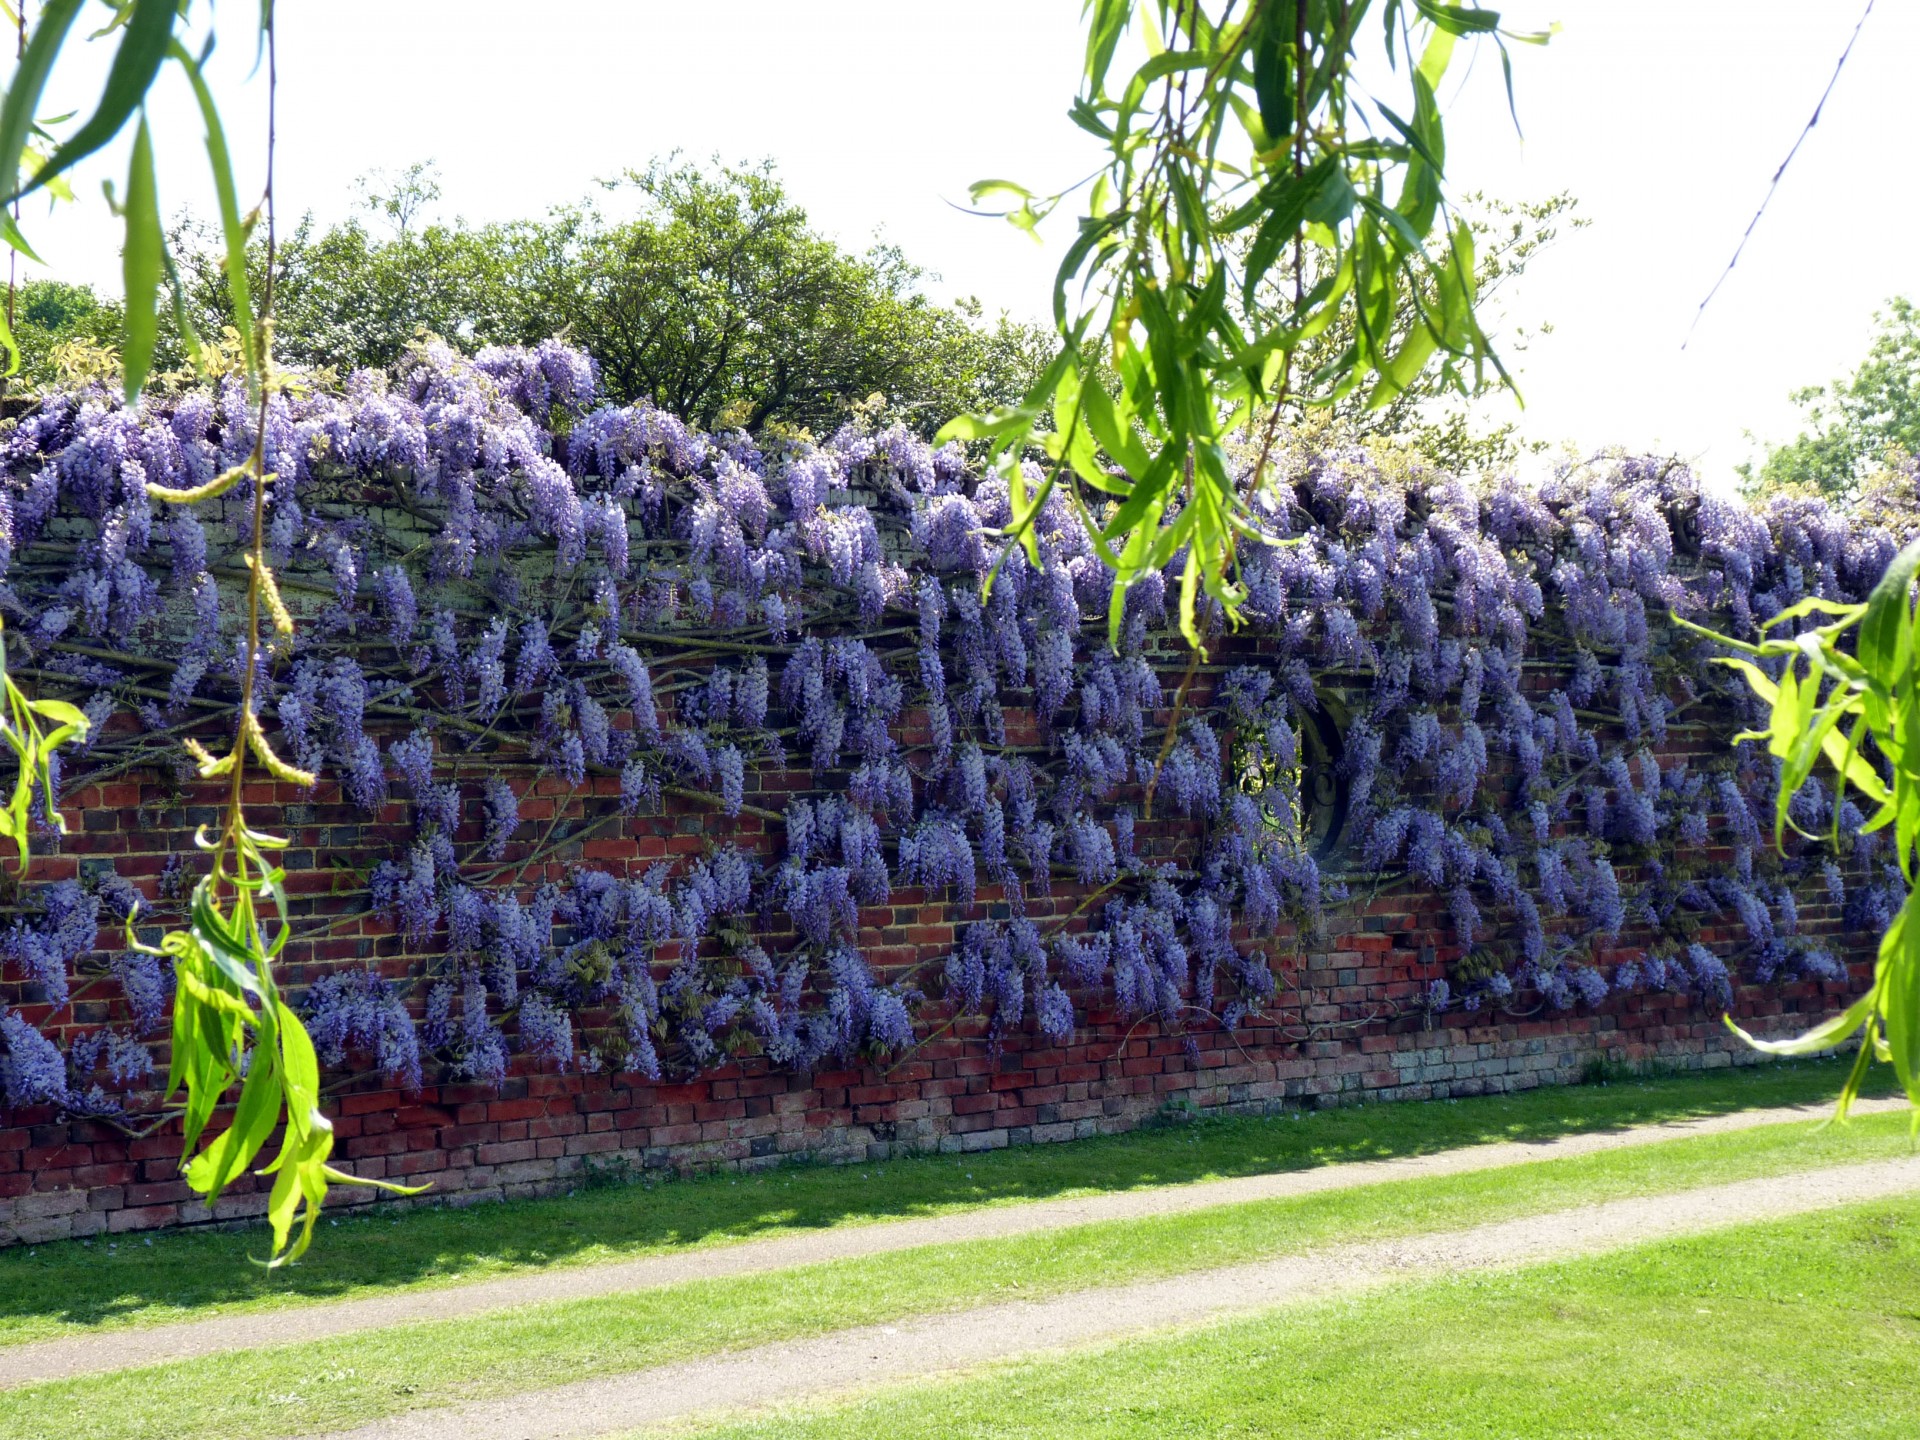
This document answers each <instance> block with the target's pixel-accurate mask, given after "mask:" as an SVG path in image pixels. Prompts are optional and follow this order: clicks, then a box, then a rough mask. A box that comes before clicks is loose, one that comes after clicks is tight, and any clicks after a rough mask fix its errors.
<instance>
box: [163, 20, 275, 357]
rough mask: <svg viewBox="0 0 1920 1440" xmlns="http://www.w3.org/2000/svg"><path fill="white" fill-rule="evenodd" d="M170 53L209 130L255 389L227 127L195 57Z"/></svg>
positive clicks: (237, 319) (241, 228)
mask: <svg viewBox="0 0 1920 1440" xmlns="http://www.w3.org/2000/svg"><path fill="white" fill-rule="evenodd" d="M168 54H170V55H172V56H173V58H174V60H175V61H176V62H178V64H179V65H180V68H181V69H182V70H184V71H185V72H186V75H187V80H188V81H189V83H191V84H192V86H193V94H194V99H195V100H197V101H198V102H199V105H200V118H201V120H202V121H203V122H204V123H205V125H206V127H207V161H208V163H209V165H210V166H211V167H212V169H213V190H214V194H215V196H216V197H218V199H219V202H220V230H221V235H222V238H223V239H224V240H225V242H226V247H227V263H226V271H227V295H228V297H229V299H230V300H231V301H232V303H233V323H234V327H235V328H236V329H237V330H238V331H239V332H240V345H241V350H242V353H243V354H244V356H245V358H246V364H247V380H248V388H249V390H254V389H257V387H258V386H259V384H260V381H261V373H260V371H261V356H260V353H259V337H258V335H257V334H256V333H255V331H254V321H253V292H252V288H251V286H250V285H249V283H248V280H247V227H246V225H245V223H244V222H243V221H242V220H241V218H240V201H239V199H238V197H237V195H236V192H235V188H234V182H233V157H232V155H231V154H230V153H229V152H228V150H227V132H226V128H225V127H224V126H223V125H222V124H221V123H220V109H219V107H218V106H217V105H215V104H214V102H213V92H212V91H211V90H209V89H208V88H207V77H206V76H205V75H203V74H202V73H201V70H200V66H199V65H198V64H197V63H196V62H195V61H194V58H193V57H192V56H191V55H189V54H188V53H187V52H186V49H185V47H184V46H182V45H181V44H180V42H179V41H177V40H175V41H173V42H172V43H171V44H170V45H169V46H168Z"/></svg>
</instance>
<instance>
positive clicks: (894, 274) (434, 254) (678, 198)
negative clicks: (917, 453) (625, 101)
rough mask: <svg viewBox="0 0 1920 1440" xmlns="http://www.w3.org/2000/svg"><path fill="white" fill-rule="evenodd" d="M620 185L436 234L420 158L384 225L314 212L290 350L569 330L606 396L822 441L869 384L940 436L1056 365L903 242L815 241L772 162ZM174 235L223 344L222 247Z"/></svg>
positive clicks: (376, 353)
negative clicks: (608, 202) (951, 295)
mask: <svg viewBox="0 0 1920 1440" xmlns="http://www.w3.org/2000/svg"><path fill="white" fill-rule="evenodd" d="M609 188H610V190H611V191H612V192H613V193H614V195H615V196H616V197H618V196H637V197H638V199H639V201H640V205H639V208H638V211H637V213H635V214H634V215H633V216H632V217H631V218H627V219H617V218H614V217H613V216H611V215H610V214H608V213H607V211H606V210H603V209H602V208H601V207H600V206H598V205H595V204H591V203H583V204H580V205H575V206H569V207H563V208H561V209H557V210H555V211H553V212H552V213H551V214H549V215H548V216H547V217H546V218H545V219H541V220H516V221H508V222H502V223H497V224H491V225H485V226H478V227H468V226H465V225H463V224H461V223H460V222H458V221H454V222H450V223H433V224H425V225H422V224H419V223H418V214H419V211H420V209H421V208H422V205H423V203H424V202H425V201H427V200H429V199H430V198H431V193H432V187H431V184H430V181H427V180H426V179H425V178H424V172H423V171H422V170H421V169H420V168H419V167H416V168H415V169H414V170H412V171H410V172H408V173H407V174H406V175H404V176H403V177H401V179H400V181H399V183H398V184H397V185H396V186H394V187H393V191H394V193H391V194H380V195H374V196H372V197H370V198H371V200H372V205H371V208H372V209H373V211H374V213H375V217H376V221H375V226H376V227H377V225H378V224H379V222H380V221H381V220H384V221H385V222H386V223H387V224H388V225H390V226H391V233H390V234H382V233H380V231H379V229H378V228H375V227H370V226H369V225H368V224H366V223H364V222H362V221H360V220H350V221H348V222H347V223H345V224H342V225H336V226H333V227H332V228H329V229H321V228H319V227H318V226H316V225H315V224H314V223H313V222H312V221H311V219H309V220H308V221H307V222H305V223H303V224H302V225H301V226H300V227H299V228H298V229H297V230H296V231H295V233H294V234H293V236H292V237H291V238H290V239H288V240H287V241H285V242H283V244H282V245H281V248H280V254H279V260H278V266H279V273H278V274H277V275H276V276H275V291H276V303H277V305H278V307H279V312H280V313H279V323H278V327H277V331H278V339H279V346H280V350H281V352H282V354H283V355H284V357H285V358H286V359H287V360H288V361H290V362H292V363H299V364H312V365H334V366H337V367H338V368H339V369H340V370H341V371H342V372H345V371H348V370H352V369H355V368H360V367H364V366H373V365H378V366H391V365H393V364H394V363H395V362H397V361H398V360H400V359H401V357H402V355H403V354H404V353H405V351H406V349H407V346H408V345H409V344H410V343H411V342H412V341H413V340H414V339H415V338H416V336H417V335H418V333H419V332H420V331H421V330H422V329H425V330H428V331H431V332H433V333H435V334H440V335H445V336H448V337H450V338H458V339H461V340H464V341H468V342H471V343H475V344H528V343H536V342H538V341H539V340H541V339H544V338H546V337H548V336H550V335H554V334H558V333H564V334H566V335H568V336H570V337H571V338H572V339H573V340H574V341H575V343H577V344H580V345H581V346H583V347H584V348H585V349H586V350H588V351H589V352H590V353H592V354H593V355H594V356H595V357H596V358H597V359H598V360H599V362H600V364H601V366H602V383H603V384H604V386H605V389H606V393H607V394H608V395H609V396H611V397H613V398H616V399H619V400H622V401H632V400H644V399H651V400H653V401H655V402H656V403H658V404H660V405H661V406H663V407H665V408H667V409H670V410H673V411H676V412H678V413H680V414H683V415H685V416H687V417H688V418H689V419H690V420H693V421H695V422H697V423H699V424H701V425H705V426H714V425H720V424H723V423H733V424H744V425H746V426H748V427H749V428H756V429H757V428H759V427H761V426H764V425H765V424H767V423H768V422H771V421H777V422H780V423H782V424H786V425H792V426H804V427H807V428H809V429H812V430H814V431H816V432H818V433H826V432H827V431H830V430H832V429H833V428H834V427H835V426H837V425H838V424H839V423H840V422H841V421H843V420H844V419H845V418H846V415H847V411H848V407H849V406H850V405H851V404H853V403H856V402H859V401H861V400H863V399H864V398H865V397H866V396H868V395H871V394H873V393H875V392H879V393H881V394H884V395H886V396H887V398H888V400H889V401H890V402H891V403H892V405H893V407H894V409H895V410H896V411H897V412H905V413H907V414H908V415H910V416H912V417H913V418H914V419H915V420H916V421H917V422H918V425H919V428H923V429H928V430H931V429H932V428H933V427H935V426H938V425H939V424H940V423H941V422H942V421H944V420H945V419H946V418H947V416H949V415H951V414H953V413H955V412H956V411H959V410H964V409H970V408H978V407H980V406H983V405H985V406H993V405H999V404H1004V403H1007V402H1008V401H1010V400H1012V399H1013V398H1015V397H1016V396H1017V395H1019V394H1020V393H1022V392H1024V390H1025V389H1026V387H1027V386H1028V385H1029V384H1031V383H1032V380H1033V377H1034V376H1035V375H1036V374H1037V373H1038V367H1039V363H1041V361H1042V360H1043V359H1044V356H1043V354H1042V351H1043V349H1044V345H1045V341H1044V338H1043V337H1042V336H1041V335H1040V333H1039V332H1038V331H1037V330H1035V329H1034V328H1033V327H1030V326H1025V325H1021V324H1018V323H1015V322H1013V321H1011V320H1009V319H1008V318H1006V317H1005V316H1002V317H1000V318H999V319H998V320H997V321H994V322H987V321H986V320H985V319H984V317H983V315H982V313H981V309H980V307H979V306H978V305H977V304H976V303H974V302H972V301H966V300H963V301H961V302H959V303H958V304H955V305H951V306H948V305H941V304H938V303H936V302H934V301H933V300H932V299H930V298H929V297H928V296H927V295H926V294H925V293H924V292H923V290H922V286H923V284H924V282H925V281H927V280H928V279H929V278H930V277H929V276H928V275H927V273H926V272H925V271H924V270H922V269H921V268H920V267H919V266H917V265H914V264H913V263H912V262H911V261H909V260H908V259H907V258H906V257H905V256H904V255H903V254H902V253H901V252H900V251H899V250H898V249H897V248H895V247H892V246H887V245H876V246H875V247H873V248H872V249H870V250H868V251H867V252H866V253H865V254H854V253H852V252H850V251H848V250H846V249H844V248H842V247H841V246H840V245H838V244H837V243H835V242H834V241H833V240H831V239H829V238H827V237H826V236H824V235H822V234H820V233H819V232H818V231H817V230H815V229H813V228H812V227H811V226H810V225H809V223H808V218H807V212H806V211H805V210H804V209H802V208H801V207H800V206H799V205H798V204H796V203H795V202H794V200H793V199H792V197H791V196H790V195H789V194H788V193H787V190H786V187H785V185H784V184H783V183H782V182H781V180H780V178H779V177H778V175H777V174H776V173H775V172H774V169H773V166H772V165H771V164H770V163H766V164H761V165H757V166H751V167H745V168H731V167H722V168H715V169H702V168H700V167H698V166H693V165H675V164H671V163H666V162H659V163H655V164H653V165H651V166H649V167H648V168H646V169H644V170H634V171H629V172H628V173H627V174H626V175H625V176H624V177H622V178H621V179H620V180H618V181H616V182H612V184H611V185H610V187H609ZM176 237H177V240H178V242H179V244H180V249H181V252H182V263H183V266H184V268H185V270H186V271H187V276H188V291H189V295H190V299H191V308H192V310H193V312H194V313H195V315H196V318H197V319H198V320H199V322H200V325H201V328H202V330H203V333H213V334H218V333H219V328H220V323H221V322H220V317H221V315H222V313H223V311H222V304H223V299H222V297H223V294H224V290H223V286H224V283H225V282H224V280H223V279H222V276H221V271H220V258H221V257H220V252H219V250H218V248H217V246H215V245H214V244H212V243H210V242H209V243H201V242H200V241H199V240H198V239H197V237H196V233H195V229H194V227H193V226H192V225H185V226H183V227H181V229H180V230H179V231H177V232H176ZM255 263H256V264H258V263H260V261H259V257H258V256H256V257H255Z"/></svg>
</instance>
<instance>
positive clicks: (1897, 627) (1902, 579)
mask: <svg viewBox="0 0 1920 1440" xmlns="http://www.w3.org/2000/svg"><path fill="white" fill-rule="evenodd" d="M1916 569H1920V540H1916V541H1914V542H1913V543H1912V544H1911V545H1909V546H1907V548H1906V549H1904V550H1902V551H1901V552H1900V553H1899V554H1898V555H1896V556H1894V557H1893V563H1892V564H1891V565H1889V566H1887V571H1886V573H1885V574H1884V575H1882V576H1881V577H1880V583H1879V584H1877V585H1875V586H1874V587H1873V593H1872V594H1871V595H1869V596H1868V597H1867V610H1866V615H1865V617H1864V618H1863V619H1862V620H1861V622H1860V639H1859V644H1858V647H1857V653H1858V655H1859V657H1860V663H1861V664H1862V665H1864V666H1866V668H1867V669H1868V671H1870V672H1871V673H1872V674H1875V675H1881V676H1894V675H1898V674H1899V673H1900V672H1901V671H1902V670H1903V669H1904V668H1905V665H1906V662H1907V661H1908V660H1909V659H1910V658H1911V656H1912V653H1913V635H1912V614H1913V607H1912V602H1911V600H1910V598H1909V596H1910V592H1911V591H1912V589H1913V576H1914V571H1915V570H1916Z"/></svg>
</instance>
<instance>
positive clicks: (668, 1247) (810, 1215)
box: [0, 1061, 1844, 1345]
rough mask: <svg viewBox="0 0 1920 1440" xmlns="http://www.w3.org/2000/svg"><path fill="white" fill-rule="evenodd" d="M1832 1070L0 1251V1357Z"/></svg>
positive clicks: (1257, 1170)
mask: <svg viewBox="0 0 1920 1440" xmlns="http://www.w3.org/2000/svg"><path fill="white" fill-rule="evenodd" d="M1843 1074H1844V1071H1843V1068H1842V1066H1841V1065H1840V1064H1839V1063H1837V1062H1831V1061H1827V1062H1813V1063H1802V1064H1791V1065H1764V1066H1751V1067H1742V1068H1739V1069H1734V1070H1720V1071H1713V1072H1709V1073H1706V1074H1691V1075H1680V1076H1673V1077H1669V1078H1662V1079H1652V1080H1635V1081H1627V1082H1620V1083H1613V1084H1608V1085H1582V1086H1574V1087H1567V1088H1547V1089H1539V1090H1531V1091H1527V1092H1524V1093H1521V1094H1517V1095H1503V1096H1488V1097H1484V1098H1477V1099H1469V1100H1457V1101H1432V1102H1425V1103H1402V1104H1394V1105H1373V1106H1356V1107H1352V1108H1347V1109H1337V1110H1321V1111H1312V1112H1298V1111H1296V1112H1290V1113H1289V1114H1286V1115H1281V1116H1274V1117H1243V1118H1224V1119H1219V1120H1202V1121H1196V1122H1194V1123H1191V1124H1186V1125H1181V1126H1176V1127H1167V1128H1160V1129H1149V1130H1142V1131H1135V1132H1133V1133H1131V1134H1127V1135H1120V1136H1112V1137H1106V1138H1101V1139H1095V1140H1086V1141H1078V1142H1074V1143H1070V1144H1061V1145H1045V1146H1036V1147H1031V1148H1023V1149H1019V1150H1004V1151H996V1152H991V1153H987V1154H979V1155H967V1156H927V1157H916V1158H909V1159H900V1160H893V1161H889V1162H886V1163H883V1164H867V1165H859V1166H826V1165H809V1166H789V1167H785V1168H782V1169H777V1170H769V1171H761V1172H758V1173H754V1174H747V1175H734V1174H719V1175H711V1176H707V1177H703V1178H700V1179H695V1180H682V1181H674V1182H671V1183H662V1184H654V1185H644V1184H617V1185H603V1186H600V1187H598V1188H588V1189H582V1190H581V1191H580V1192H579V1193H577V1194H573V1195H569V1196H556V1197H553V1198H551V1199H542V1200H527V1201H510V1202H507V1203H505V1204H493V1205H476V1206H470V1207H464V1208H454V1207H439V1206H435V1207H428V1208H416V1209H411V1210H405V1211H397V1210H393V1209H382V1210H373V1211H359V1212H353V1211H347V1212H343V1213H342V1214H341V1215H339V1216H337V1217H334V1218H331V1219H329V1220H328V1221H326V1222H325V1223H324V1224H323V1225H322V1227H321V1230H320V1236H319V1239H318V1241H317V1242H316V1244H315V1246H314V1249H313V1251H312V1252H311V1253H310V1254H309V1255H308V1256H307V1258H306V1259H304V1260H303V1261H301V1263H300V1264H299V1265H297V1266H294V1267H292V1268H290V1269H285V1270H278V1271H264V1270H262V1269H260V1268H259V1267H257V1266H255V1265H251V1264H249V1263H248V1257H249V1256H251V1255H258V1254H263V1253H264V1251H265V1248H266V1244H265V1235H264V1231H263V1230H262V1229H261V1228H260V1227H257V1226H256V1227H252V1228H246V1229H240V1230H223V1231H211V1230H200V1231H189V1232H173V1233H168V1234H162V1235H156V1236H144V1237H143V1236H123V1237H120V1238H119V1239H118V1241H117V1243H115V1242H110V1241H108V1240H106V1239H98V1240H95V1241H93V1242H91V1243H85V1242H78V1241H67V1242H61V1243H57V1244H50V1245H40V1246H34V1247H15V1248H13V1249H9V1250H3V1251H0V1345H4V1344H21V1343H25V1342H27V1341H33V1340H44V1339H49V1338H52V1337H53V1336H56V1335H59V1334H63V1333H64V1334H72V1333H76V1332H77V1331H81V1330H97V1329H99V1328H101V1327H106V1326H112V1325H119V1324H151V1323H158V1322H164V1321H170V1320H180V1319H184V1318H189V1317H194V1316H200V1315H207V1314H212V1313H216V1312H219V1311H232V1310H256V1309H257V1310H266V1309H272V1308H275V1307H277V1306H281V1305H290V1304H301V1303H304V1302H308V1301H314V1300H329V1299H340V1298H347V1297H351V1296H355V1295H365V1294H371V1293H374V1292H378V1291H387V1290H392V1289H395V1288H402V1287H412V1286H433V1285H444V1284H450V1283H457V1282H459V1281H462V1280H478V1279H484V1278H489V1277H493V1276H499V1275H505V1274H511V1273H513V1272H515V1271H527V1270H533V1269H545V1268H551V1267H555V1266H562V1265H580V1264H591V1263H594V1262H596V1261H604V1260H615V1259H625V1258H630V1257H633V1256H639V1255H646V1254H658V1253H664V1252H668V1251H676V1250H684V1249H688V1248H694V1247H698V1246H703V1245H720V1244H728V1243H732V1242H737V1241H740V1240H744V1239H750V1238H753V1237H756V1236H762V1235H770V1234H778V1233H781V1232H791V1231H798V1230H818V1229H824V1228H830V1227H833V1226H839V1225H860V1224H871V1223H874V1222H878V1221H885V1220H889V1219H898V1218H904V1217H909V1216H925V1215H937V1214H943V1213H951V1212H954V1211H959V1210H966V1209H972V1208H977V1207H981V1206H987V1205H1001V1204H1017V1203H1019V1202H1021V1201H1026V1200H1038V1199H1050V1198H1058V1197H1062V1196H1069V1195H1084V1194H1093V1193H1098V1192H1103V1191H1105V1192H1111V1191H1124V1190H1134V1189H1143V1188H1149V1187H1153V1186H1159V1185H1171V1184H1180V1183H1185V1182H1190V1181H1197V1180H1209V1179H1218V1178H1222V1177H1228V1176H1238V1175H1260V1174H1272V1173H1277V1172H1281V1171H1287V1170H1300V1169H1308V1168H1312V1167H1315V1166H1320V1165H1331V1164H1339V1163H1342V1162H1346V1161H1351V1160H1365V1159H1383V1158H1387V1157H1391V1156H1397V1155H1419V1154H1429V1153H1432V1152H1435V1151H1439V1150H1448V1149H1453V1148H1455V1147H1458V1146H1463V1145H1473V1144H1481V1143H1487V1142H1491V1141H1498V1140H1539V1139H1547V1138H1551V1137H1553V1136H1556V1135H1567V1134H1574V1133H1578V1132H1584V1131H1594V1130H1605V1129H1609V1128H1612V1127H1615V1126H1626V1125H1644V1124H1651V1123H1655V1122H1659V1121H1667V1120H1676V1119H1683V1118H1687V1117H1695V1116H1704V1115H1714V1114H1723V1113H1726V1112H1730V1111H1735V1110H1744V1109H1754V1108H1760V1107H1766V1106H1776V1105H1792V1104H1803V1103H1823V1102H1828V1101H1830V1100H1831V1099H1832V1097H1833V1096H1834V1095H1835V1094H1836V1093H1837V1092H1838V1090H1839V1088H1840V1082H1841V1079H1842V1077H1843Z"/></svg>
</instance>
